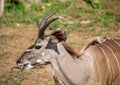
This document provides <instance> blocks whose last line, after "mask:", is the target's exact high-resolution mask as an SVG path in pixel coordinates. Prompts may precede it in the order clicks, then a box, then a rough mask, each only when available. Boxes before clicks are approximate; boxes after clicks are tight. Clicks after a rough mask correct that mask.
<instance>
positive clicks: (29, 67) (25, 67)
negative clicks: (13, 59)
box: [21, 64, 33, 70]
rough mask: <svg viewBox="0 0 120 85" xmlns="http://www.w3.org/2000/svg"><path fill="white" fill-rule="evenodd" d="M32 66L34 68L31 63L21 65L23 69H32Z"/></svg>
mask: <svg viewBox="0 0 120 85" xmlns="http://www.w3.org/2000/svg"><path fill="white" fill-rule="evenodd" d="M31 68H33V66H32V65H31V64H28V65H26V66H22V67H21V69H22V70H29V69H31Z"/></svg>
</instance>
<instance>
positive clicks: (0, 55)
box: [0, 24, 120, 85]
mask: <svg viewBox="0 0 120 85" xmlns="http://www.w3.org/2000/svg"><path fill="white" fill-rule="evenodd" d="M37 30H38V29H37V27H36V26H33V25H21V24H20V25H16V26H15V27H14V28H0V32H1V33H0V85H28V84H31V85H53V84H54V81H53V78H52V75H51V70H50V66H47V67H45V68H44V69H32V70H29V71H25V72H21V71H20V70H13V71H11V68H12V67H14V66H15V65H16V60H17V58H18V57H19V56H20V55H21V54H22V53H23V52H24V50H25V49H27V48H28V47H29V46H30V45H31V44H32V43H33V42H34V41H35V38H36V36H37ZM99 30H100V29H99V28H98V31H96V32H99ZM119 33H120V30H117V31H107V32H106V33H104V35H105V36H118V37H119ZM101 36H102V34H101V35H99V36H98V35H97V36H95V33H94V32H91V31H89V30H87V29H81V28H80V29H79V30H76V31H73V32H71V33H70V34H69V35H68V40H67V43H68V44H69V45H71V47H72V48H73V49H74V50H75V51H77V52H79V51H80V49H81V48H82V47H83V46H84V45H86V44H87V43H89V42H90V41H91V40H92V39H94V38H95V37H101Z"/></svg>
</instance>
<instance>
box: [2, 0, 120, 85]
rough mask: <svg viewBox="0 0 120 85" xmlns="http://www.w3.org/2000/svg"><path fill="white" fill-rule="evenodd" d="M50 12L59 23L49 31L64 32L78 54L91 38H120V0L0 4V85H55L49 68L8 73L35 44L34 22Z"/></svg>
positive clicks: (38, 0) (11, 0) (15, 0)
mask: <svg viewBox="0 0 120 85" xmlns="http://www.w3.org/2000/svg"><path fill="white" fill-rule="evenodd" d="M53 12H56V15H55V16H58V17H59V18H60V19H59V20H58V21H56V22H54V23H52V24H51V25H50V26H49V28H50V29H49V30H48V31H49V32H51V31H53V30H55V29H57V28H62V29H63V30H65V32H66V34H67V36H68V40H67V42H66V43H68V44H69V45H70V46H71V47H72V48H73V49H74V50H75V51H77V52H79V51H80V49H81V48H82V47H83V46H84V45H86V44H87V43H89V42H90V41H91V40H93V39H94V38H99V37H112V38H120V0H0V85H54V81H53V79H52V74H51V69H50V66H46V67H45V68H42V69H31V70H28V71H24V72H21V71H20V70H19V69H14V70H11V68H13V67H14V66H15V64H16V63H15V62H16V60H17V58H18V57H19V56H20V55H21V54H22V53H23V52H24V51H25V49H27V48H28V47H29V46H30V45H31V44H33V43H34V41H35V39H36V37H37V30H38V28H37V26H36V21H37V20H39V21H41V20H42V19H43V17H45V16H46V15H48V14H50V13H53Z"/></svg>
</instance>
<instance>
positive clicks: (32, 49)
mask: <svg viewBox="0 0 120 85" xmlns="http://www.w3.org/2000/svg"><path fill="white" fill-rule="evenodd" d="M32 50H34V49H27V50H26V51H25V52H29V51H32Z"/></svg>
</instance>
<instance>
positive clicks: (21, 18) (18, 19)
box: [0, 0, 120, 33]
mask: <svg viewBox="0 0 120 85" xmlns="http://www.w3.org/2000/svg"><path fill="white" fill-rule="evenodd" d="M86 1H88V2H90V1H91V4H92V3H97V2H96V1H99V0H86ZM116 3H117V0H116ZM106 4H107V3H104V2H100V1H99V7H92V6H91V5H89V4H88V3H86V2H85V1H82V3H81V2H77V1H76V0H66V1H64V2H62V1H60V0H43V2H42V4H41V5H38V4H36V3H35V2H34V1H33V2H32V3H31V4H30V6H29V7H28V4H27V2H26V1H24V0H21V4H20V5H14V4H10V3H9V2H7V4H6V6H5V15H4V18H2V19H1V20H0V27H1V26H13V25H15V23H22V24H35V22H36V20H39V19H40V21H41V20H42V19H43V17H45V16H46V15H48V14H50V13H53V12H56V13H57V15H58V16H60V19H59V20H58V21H56V22H55V23H54V24H51V25H50V28H52V29H55V28H59V27H61V28H64V29H65V30H66V31H67V33H69V32H71V31H74V30H79V29H81V28H82V29H83V28H84V29H88V30H90V31H93V32H94V30H96V28H97V27H100V28H103V29H107V30H109V29H110V28H111V27H114V28H119V26H120V23H119V22H118V21H119V20H120V17H119V15H120V12H117V11H114V10H111V9H110V8H109V7H107V5H106ZM116 6H117V7H118V8H119V5H118V4H116ZM61 17H62V18H61ZM87 20H89V21H93V22H91V23H89V24H81V22H82V21H87Z"/></svg>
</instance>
